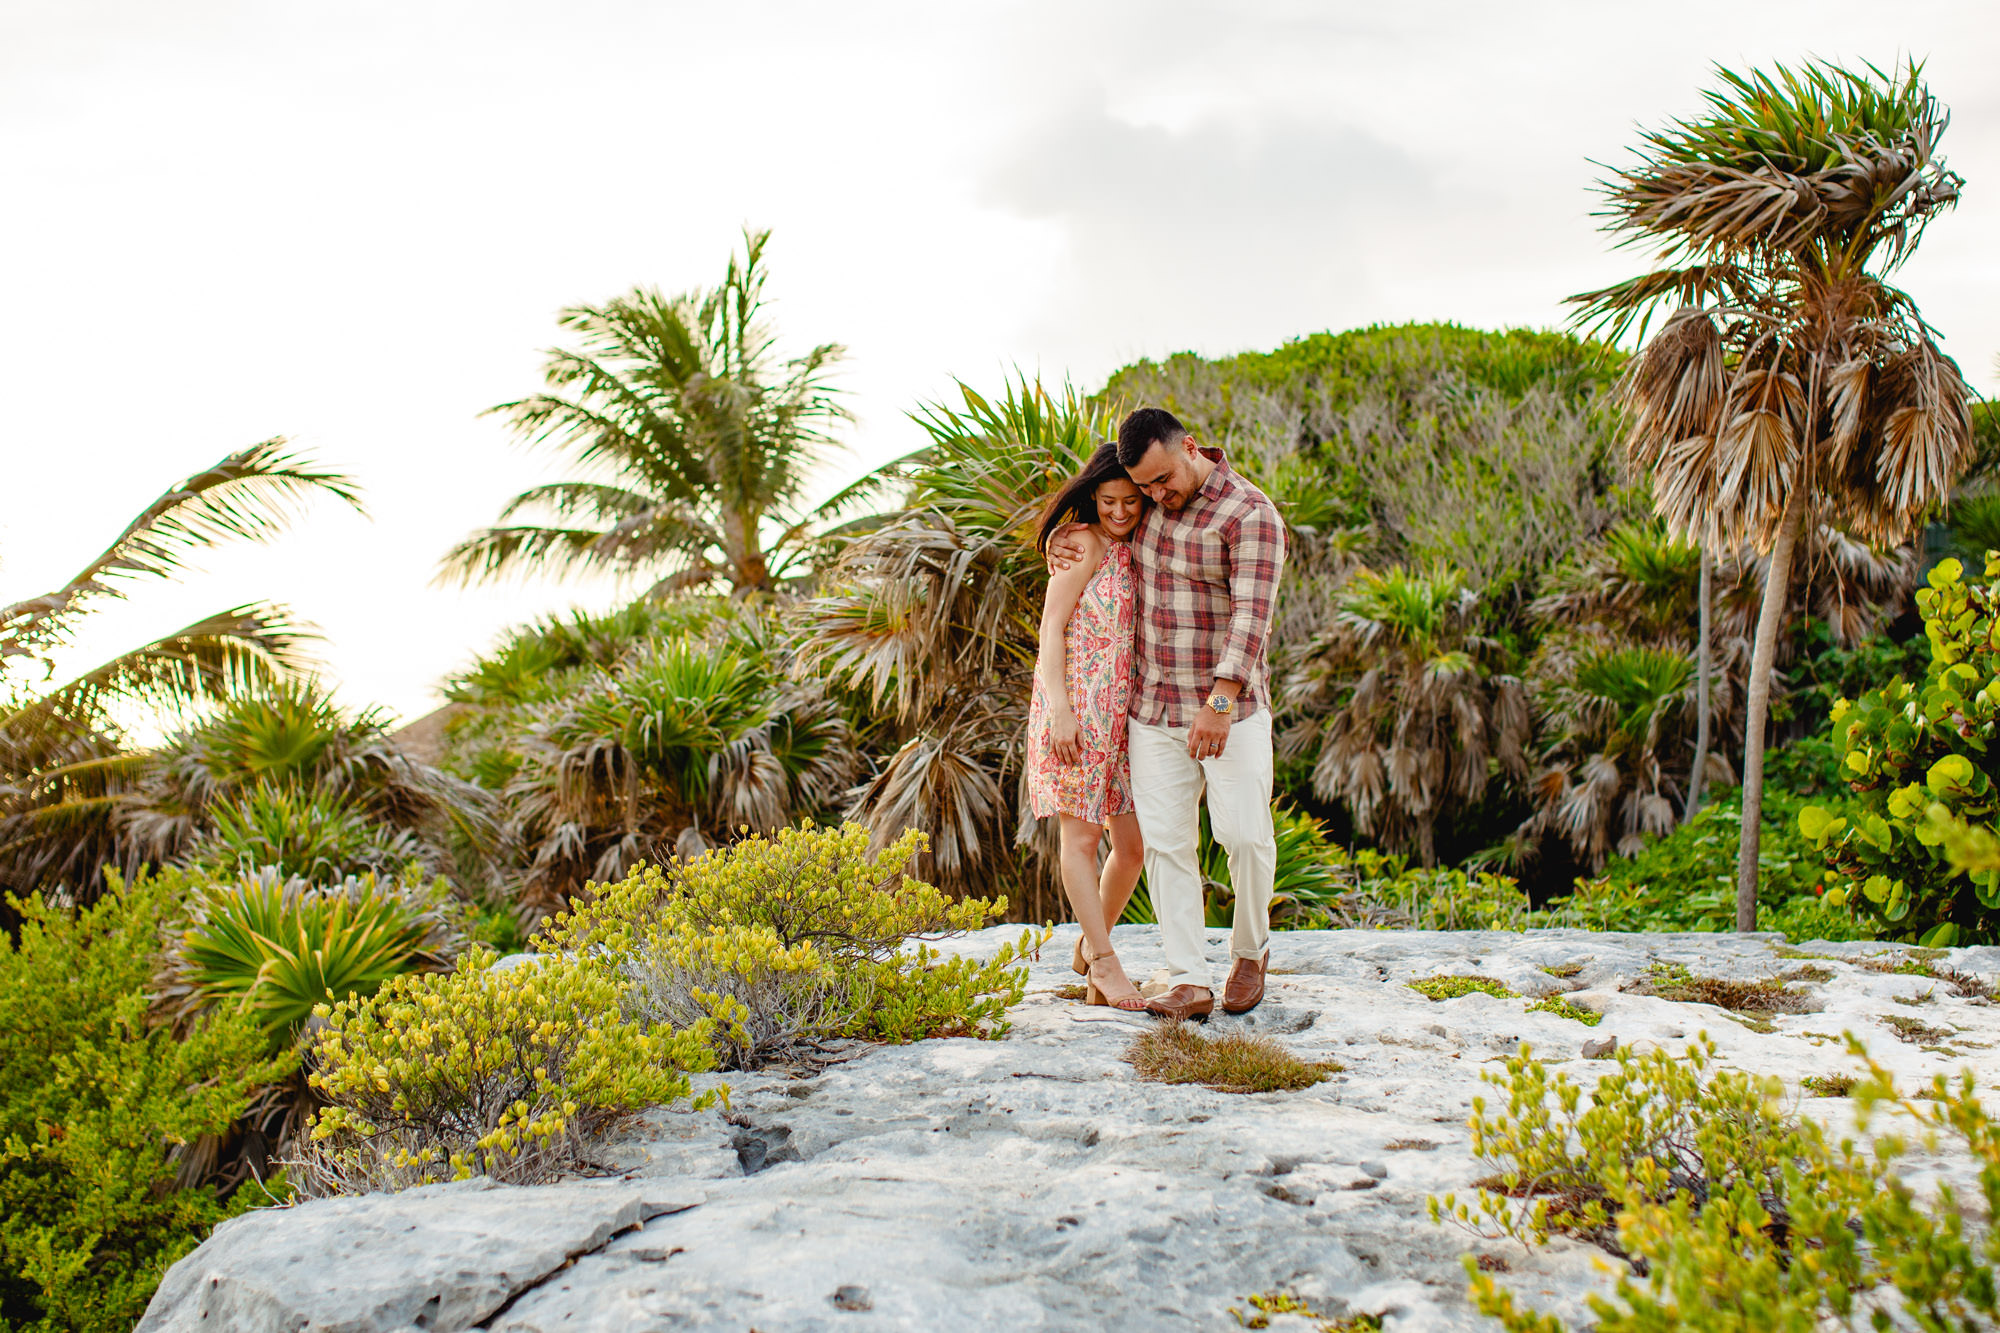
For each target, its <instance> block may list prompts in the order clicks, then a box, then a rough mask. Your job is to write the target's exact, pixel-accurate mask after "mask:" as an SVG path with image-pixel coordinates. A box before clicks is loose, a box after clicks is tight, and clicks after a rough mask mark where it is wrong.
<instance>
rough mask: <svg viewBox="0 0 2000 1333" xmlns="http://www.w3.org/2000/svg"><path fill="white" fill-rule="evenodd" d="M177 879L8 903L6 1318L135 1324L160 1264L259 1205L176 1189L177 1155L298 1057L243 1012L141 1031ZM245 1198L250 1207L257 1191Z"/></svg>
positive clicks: (1, 1073) (70, 1324)
mask: <svg viewBox="0 0 2000 1333" xmlns="http://www.w3.org/2000/svg"><path fill="white" fill-rule="evenodd" d="M182 887H183V884H182V880H181V877H180V876H178V875H176V874H171V873H170V874H166V875H161V876H141V877H139V878H137V879H135V880H133V881H132V882H131V883H129V884H127V883H124V882H123V881H121V880H120V879H119V878H118V876H116V875H115V874H114V875H111V876H109V877H108V884H107V888H106V890H105V892H104V894H103V896H102V897H100V898H99V899H98V900H97V902H96V904H95V905H93V906H91V907H89V908H87V909H84V910H81V911H67V910H63V909H60V908H56V907H52V906H50V905H49V904H48V903H47V902H45V901H43V900H42V899H40V898H15V899H12V900H11V902H10V906H11V907H12V909H13V910H14V911H16V912H18V913H19V914H20V919H21V926H20V933H19V936H18V939H17V940H14V939H9V938H8V936H7V935H6V934H5V933H0V1324H4V1325H5V1326H7V1327H12V1328H24V1329H48V1330H58V1329H83V1330H98V1329H104V1330H111V1329H121V1330H122V1329H127V1328H130V1327H131V1326H132V1324H133V1323H134V1321H136V1320H137V1319H138V1317H139V1315H140V1313H141V1312H142V1311H143V1310H144V1309H145V1305H146V1302H147V1300H149V1299H150V1298H151V1296H152V1294H153V1289H154V1287H155V1286H157V1285H158V1283H159V1280H160V1277H161V1275H162V1274H163V1273H165V1271H166V1269H167V1267H168V1265H170V1264H172V1263H173V1262H174V1261H175V1260H176V1259H178V1258H180V1257H181V1256H182V1255H183V1254H185V1253H187V1252H188V1251H189V1250H191V1249H193V1248H194V1247H195V1245H197V1244H198V1243H199V1242H200V1241H201V1239H202V1238H203V1237H204V1236H206V1235H207V1234H208V1231H209V1229H210V1228H211V1227H213V1226H214V1225H215V1224H216V1223H217V1222H219V1221H221V1220H222V1219H224V1218H226V1217H228V1216H230V1215H231V1214H233V1213H236V1212H240V1211H241V1210H242V1209H243V1208H245V1207H247V1206H249V1205H250V1204H251V1203H252V1202H257V1201H264V1200H265V1196H264V1195H263V1193H262V1192H261V1191H257V1190H254V1189H246V1190H240V1191H238V1192H237V1194H236V1196H235V1197H234V1198H233V1199H230V1200H226V1201H225V1200H224V1199H222V1198H219V1197H218V1196H217V1194H216V1192H215V1191H214V1190H213V1189H210V1188H208V1187H206V1186H196V1187H187V1186H185V1185H184V1184H182V1183H181V1182H179V1181H178V1179H177V1176H178V1174H179V1170H180V1167H181V1165H182V1162H181V1157H182V1154H183V1152H184V1151H185V1146H186V1145H190V1144H193V1143H196V1142H197V1141H199V1140H201V1139H202V1138H204V1137H205V1136H207V1135H212V1134H218V1133H220V1132H222V1131H223V1130H225V1129H226V1128H227V1127H228V1126H229V1125H230V1123H231V1122H233V1121H234V1120H236V1119H237V1118H238V1117H239V1116H241V1115H242V1114H243V1113H244V1111H245V1109H246V1108H247V1107H248V1106H249V1105H250V1103H251V1102H252V1100H253V1099H254V1098H255V1096H256V1095H257V1093H258V1091H259V1089H260V1088H261V1087H263V1086H264V1085H266V1084H271V1083H274V1082H276V1081H278V1080H280V1079H283V1078H285V1077H286V1076H287V1075H288V1074H289V1073H290V1071H291V1070H292V1069H293V1067H294V1066H295V1064H296V1059H295V1057H294V1056H293V1055H292V1054H291V1053H290V1052H285V1053H283V1054H280V1055H277V1056H269V1055H267V1054H266V1049H265V1044H264V1034H263V1033H262V1031H260V1030H259V1028H258V1026H257V1024H256V1022H255V1021H254V1020H253V1019H251V1018H250V1017H249V1016H248V1015H242V1014H236V1013H231V1012H222V1013H214V1014H207V1015H203V1016H200V1017H197V1018H194V1019H192V1020H191V1021H189V1022H187V1023H185V1024H183V1025H180V1026H179V1027H178V1028H175V1029H169V1028H166V1027H160V1026H156V1025H154V1024H153V1023H151V1022H149V1021H148V1017H147V1014H148V1010H149V1008H150V1006H151V1003H152V999H151V995H150V990H151V986H152V980H153V973H154V969H155V968H156V967H157V965H158V961H159V959H158V953H159V939H160V936H161V933H162V932H163V931H169V930H171V929H172V927H173V926H174V924H175V915H176V912H177V910H178V909H177V904H178V900H179V897H180V892H181V889H182ZM253 1194H255V1195H256V1198H255V1199H253V1198H252V1197H251V1196H252V1195H253Z"/></svg>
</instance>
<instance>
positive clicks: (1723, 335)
mask: <svg viewBox="0 0 2000 1333" xmlns="http://www.w3.org/2000/svg"><path fill="white" fill-rule="evenodd" d="M1718 74H1719V77H1720V80H1721V85H1722V86H1721V87H1719V88H1717V89H1715V90H1713V91H1711V92H1710V93H1708V94H1707V101H1708V106H1707V109H1706V110H1705V111H1704V112H1703V113H1701V114H1699V115H1696V116H1693V117H1690V118H1688V119H1684V120H1679V121H1676V122H1674V123H1672V124H1671V125H1668V126H1667V127H1665V128H1663V129H1660V130H1655V131H1651V132H1649V133H1647V134H1646V135H1645V136H1644V138H1643V139H1642V141H1641V145H1640V148H1639V152H1638V160H1637V161H1636V162H1634V163H1633V164H1632V165H1631V166H1629V167H1627V168H1625V169H1624V170H1622V171H1619V172H1617V173H1616V174H1615V175H1614V176H1613V177H1612V178H1611V179H1610V180H1609V181H1607V182H1606V185H1605V193H1606V196H1607V200H1608V205H1609V206H1608V209H1607V213H1608V217H1609V222H1608V225H1609V227H1611V228H1612V229H1613V230H1616V231H1619V232H1621V233H1623V237H1624V239H1625V240H1626V241H1627V242H1629V243H1633V244H1643V245H1649V246H1652V247H1654V248H1655V249H1656V250H1657V252H1658V261H1657V262H1658V263H1659V264H1660V265H1661V267H1659V268H1657V269H1656V270H1654V271H1653V272H1649V273H1646V274H1643V275H1641V276H1639V277H1636V278H1632V279H1630V280H1629V281H1626V282H1623V283H1619V284H1618V285H1616V286H1613V287H1608V288H1605V289H1603V290H1601V291H1595V292H1587V293H1584V294H1582V295H1580V296H1577V297H1575V298H1573V300H1574V301H1575V302H1576V304H1577V306H1578V311H1579V319H1580V320H1582V321H1584V322H1586V323H1589V324H1592V325H1594V326H1596V327H1599V328H1602V329H1605V330H1607V331H1608V332H1609V333H1610V335H1611V336H1612V337H1613V338H1614V339H1615V338H1617V337H1619V336H1621V335H1622V334H1623V333H1625V332H1626V331H1628V330H1637V331H1638V334H1639V336H1640V337H1644V336H1645V333H1646V331H1647V329H1648V327H1649V321H1650V320H1651V319H1652V318H1653V316H1654V315H1655V314H1657V313H1659V312H1661V311H1662V310H1664V311H1666V312H1667V317H1666V319H1665V322H1664V323H1663V324H1662V326H1661V328H1660V331H1659V333H1658V335H1657V336H1655V337H1654V338H1652V339H1651V340H1650V341H1648V342H1647V343H1646V344H1645V346H1644V347H1642V348H1641V350H1640V351H1639V353H1638V354H1637V355H1636V356H1635V357H1634V358H1633V360H1632V362H1631V364H1630V366H1629V368H1628V371H1627V374H1626V377H1625V380H1624V383H1623V388H1622V392H1623V397H1624V401H1625V403H1626V406H1627V408H1628V413H1627V420H1628V425H1629V430H1628V435H1627V439H1626V450H1627V454H1628V457H1629V459H1630V461H1631V462H1632V464H1633V465H1634V467H1635V469H1636V470H1637V471H1639V472H1640V473H1641V474H1643V475H1645V476H1647V477H1649V478H1650V479H1651V482H1652V491H1653V503H1654V509H1655V512H1656V513H1658V514H1659V515H1660V517H1661V518H1662V519H1664V520H1665V521H1666V524H1667V527H1668V528H1669V530H1670V531H1672V532H1673V533H1674V534H1675V535H1676V536H1680V537H1684V538H1690V539H1693V540H1695V541H1697V542H1699V543H1700V544H1701V545H1702V546H1703V547H1704V548H1705V549H1707V550H1710V551H1727V550H1733V549H1735V548H1737V547H1738V546H1741V545H1745V544H1749V545H1754V546H1755V547H1756V548H1757V549H1758V550H1759V551H1760V552H1764V553H1767V554H1768V557H1769V559H1768V563H1767V565H1766V567H1765V571H1764V572H1765V594H1764V596H1763V599H1762V604H1761V606H1760V609H1759V614H1758V621H1757V629H1756V637H1755V640H1754V646H1753V651H1752V663H1751V669H1750V675H1749V681H1748V689H1747V698H1746V700H1745V721H1744V760H1743V831H1742V842H1741V844H1740V846H1739V849H1738V859H1737V926H1738V929H1741V930H1753V929H1755V928H1756V917H1757V846H1758V838H1759V833H1760V830H1761V827H1762V818H1761V811H1762V800H1763V763H1764V727H1765V720H1766V716H1767V714H1768V712H1769V705H1770V689H1771V673H1772V668H1773V666H1774V664H1775V662H1776V659H1777V652H1778V642H1779V629H1780V626H1781V624H1782V622H1783V621H1784V620H1785V617H1786V610H1787V606H1788V604H1789V601H1790V593H1791V587H1792V583H1791V579H1792V565H1793V562H1794V558H1795V555H1796V552H1797V550H1798V548H1799V544H1800V537H1801V534H1802V533H1803V532H1805V531H1807V530H1809V529H1810V527H1811V526H1812V525H1813V524H1816V523H1818V524H1831V525H1832V526H1835V527H1838V528H1842V529H1845V530H1846V531H1849V532H1852V533H1853V534H1855V535H1856V536H1857V537H1858V538H1860V539H1862V540H1863V541H1865V542H1870V543H1874V544H1876V545H1878V546H1884V547H1887V546H1894V545H1896V544H1898V543H1900V542H1902V541H1903V540H1905V539H1906V538H1907V537H1908V536H1909V535H1910V534H1911V533H1912V532H1913V531H1914V530H1915V529H1916V527H1917V526H1918V525H1920V524H1921V522H1922V521H1923V519H1924V516H1925V515H1926V514H1928V513H1929V512H1930V511H1931V510H1932V509H1934V508H1935V507H1937V506H1938V505H1940V504H1942V503H1943V502H1944V501H1945V500H1946V499H1947V498H1948V497H1949V495H1950V493H1951V488H1952V485H1953V483H1954V481H1955V480H1956V478H1957V477H1958V475H1959V474H1960V472H1962V471H1963V470H1964V468H1965V467H1966V465H1967V464H1968V463H1969V462H1970V461H1971V457H1972V423H1971V418H1970V415H1969V411H1968V401H1969V399H1970V396H1971V393H1970V390H1969V389H1968V387H1967V386H1966V384H1965V381H1964V379H1963V377H1962V376H1961V375H1960V374H1959V371H1958V367H1957V365H1956V364H1954V363H1953V362H1952V360H1951V359H1950V358H1949V357H1947V356H1945V355H1944V353H1943V352H1942V351H1940V350H1939V349H1938V347H1937V345H1936V343H1935V342H1934V341H1933V340H1932V338H1931V333H1930V329H1929V327H1928V326H1927V325H1926V324H1925V323H1924V320H1923V318H1922V316H1921V315H1920V314H1919V312H1918V310H1917V305H1916V302H1915V301H1914V300H1913V299H1912V298H1911V297H1910V296H1909V294H1908V293H1906V292H1903V291H1900V290H1898V289H1896V288H1895V287H1892V286H1890V285H1889V283H1888V281H1887V275H1888V274H1890V273H1892V272H1893V271H1894V270H1895V269H1896V268H1897V267H1898V266H1899V265H1900V264H1901V263H1902V262H1903V261H1904V260H1906V259H1907V258H1908V257H1909V255H1910V254H1911V253H1912V252H1913V251H1914V249H1915V248H1916V246H1917V244H1918V242H1919V241H1920V240H1921V239H1922V237H1923V234H1924V231H1925V229H1926V228H1927V227H1928V226H1929V224H1930V223H1931V221H1932V220H1933V219H1935V218H1936V217H1937V216H1938V215H1939V214H1941V213H1943V212H1944V211H1946V210H1947V209H1949V208H1951V207H1952V206H1954V205H1955V204H1956V203H1957V201H1958V197H1959V191H1960V186H1961V184H1962V182H1961V180H1960V178H1959V177H1958V175H1957V174H1956V173H1954V172H1952V171H1950V170H1948V169H1947V168H1946V167H1945V165H1944V162H1943V159H1942V158H1941V157H1940V156H1939V155H1938V145H1939V142H1940V141H1941V139H1942V137H1943V134H1944V129H1945V125H1946V122H1947V120H1948V119H1949V117H1948V116H1947V115H1946V113H1945V111H1944V109H1943V108H1942V107H1941V106H1940V105H1939V104H1938V102H1937V100H1936V99H1935V98H1934V97H1932V96H1931V94H1930V92H1929V91H1928V89H1927V88H1926V87H1925V86H1924V83H1923V79H1922V70H1921V67H1920V66H1918V65H1916V64H1915V63H1914V62H1913V63H1911V64H1909V65H1908V66H1906V67H1904V68H1903V69H1901V70H1898V71H1896V72H1894V73H1890V72H1885V71H1882V70H1879V69H1876V68H1875V67H1873V66H1869V67H1868V68H1867V70H1866V72H1865V73H1855V72H1851V71H1848V70H1843V69H1840V68H1838V67H1836V66H1832V65H1826V64H1813V65H1809V66H1807V67H1805V68H1802V69H1786V68H1782V67H1780V68H1778V69H1776V70H1775V71H1774V72H1773V73H1770V74H1764V73H1756V72H1753V73H1751V74H1748V75H1738V74H1735V73H1732V72H1730V71H1728V70H1721V71H1718Z"/></svg>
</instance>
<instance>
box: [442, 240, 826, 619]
mask: <svg viewBox="0 0 2000 1333" xmlns="http://www.w3.org/2000/svg"><path fill="white" fill-rule="evenodd" d="M770 236H771V234H770V232H768V231H760V232H749V231H746V232H745V233H744V253H743V257H742V259H741V260H740V261H738V260H737V259H735V258H733V257H732V258H731V259H730V261H729V268H728V270H727V271H726V272H725V273H724V275H723V279H722V283H721V285H719V286H717V287H715V288H714V289H713V290H709V291H696V292H690V293H687V294H685V295H682V296H674V297H669V296H664V295H662V294H661V293H660V292H659V291H658V290H656V289H654V288H650V287H639V288H634V289H633V290H632V291H631V292H628V293H627V294H626V295H624V296H621V297H618V298H617V299H615V300H612V301H610V302H607V303H606V304H604V305H599V306H572V307H570V308H569V309H566V310H564V311H563V312H562V315H561V317H560V323H561V324H562V326H563V327H564V328H566V329H569V330H570V331H571V332H573V333H575V334H576V335H577V336H578V340H579V343H580V348H579V350H567V349H555V350H552V351H550V352H549V353H548V362H547V365H546V369H545V372H544V373H545V375H546V376H547V379H548V383H549V388H550V392H548V393H543V394H536V395H534V396H533V397H530V398H523V399H521V400H519V401H517V402H511V403H502V404H500V405H499V406H498V407H495V408H493V409H492V411H493V412H494V413H497V414H499V415H501V416H504V417H505V418H506V419H507V420H508V421H509V422H510V423H511V424H512V425H513V428H514V430H515V432H516V433H517V434H518V435H519V436H520V437H521V438H522V439H524V440H526V441H527V442H529V443H531V444H536V445H548V446H551V447H553V448H555V449H556V450H558V451H560V452H562V453H563V454H564V455H566V456H567V457H568V458H569V459H570V460H571V461H573V462H574V463H576V464H578V465H579V466H580V467H581V469H582V470H583V473H584V475H583V476H580V477H579V478H578V479H576V480H573V481H560V482H552V483H549V484H547V485H542V486H535V487H531V488H530V489H528V490H526V491H523V492H522V493H521V494H519V495H517V496H515V497H514V498H513V499H512V500H510V501H508V502H507V505H506V507H505V508H504V509H503V510H502V511H501V514H500V518H501V522H502V523H503V524H505V526H500V527H491V528H486V529H483V530H482V531H479V532H475V533H473V534H472V535H471V536H470V537H467V538H466V539H465V540H464V541H462V542H460V543H459V544H458V545H457V546H455V547H453V548H452V549H451V551H450V552H449V553H448V554H447V555H446V556H445V558H444V561H443V565H442V567H441V569H440V571H439V578H440V579H441V580H445V581H457V582H460V583H464V584H470V583H475V582H481V581H486V580H491V579H497V578H501V577H504V576H506V575H509V574H512V573H516V572H552V573H563V572H567V571H570V570H579V569H592V570H611V571H615V572H619V573H643V574H648V575H651V576H655V577H659V578H662V579H665V580H670V586H673V587H698V586H701V585H704V584H707V583H710V582H715V581H720V582H722V583H724V584H726V585H727V586H728V587H730V588H731V589H733V590H735V591H736V592H739V593H741V592H756V591H766V590H769V589H770V588H772V587H773V586H774V585H775V584H776V582H777V581H778V579H779V578H781V577H782V576H783V575H784V574H785V573H786V571H787V568H788V565H789V563H790V562H793V561H796V560H797V559H798V558H799V557H800V556H801V555H802V554H803V553H804V552H805V551H806V550H807V549H808V547H809V538H810V537H811V535H812V531H813V529H812V519H813V515H812V514H810V513H807V512H805V511H804V509H803V507H802V501H803V498H804V495H803V493H804V487H805V483H806V479H807V473H808V470H809V468H810V467H811V465H812V464H813V462H814V461H815V460H816V458H817V457H818V455H819V452H820V450H821V449H822V448H823V447H824V446H825V445H826V444H828V443H829V440H830V437H829V435H828V434H827V432H828V430H829V428H831V427H832V426H833V425H834V424H835V423H837V422H840V421H845V420H847V419H848V414H847V412H846V410H845V409H844V408H842V407H841V406H840V404H839V402H838V401H837V398H836V396H835V393H834V391H833V390H832V389H830V388H829V387H828V385H827V383H826V373H827V371H828V369H829V368H830V367H831V366H832V365H833V364H834V363H835V362H836V361H838V360H839V359H840V357H841V355H842V354H843V349H841V348H840V347H838V346H836V345H834V344H832V343H827V344H823V345H821V346H818V347H815V348H813V349H812V350H811V351H809V352H807V353H806V354H805V355H804V356H802V357H799V358H797V359H795V360H789V361H780V360H779V359H778V358H777V355H776V352H775V350H774V347H775V338H774V337H773V335H772V332H771V330H770V328H769V327H768V326H767V325H766V324H765V322H764V321H763V317H762V312H763V308H764V282H765V278H766V272H765V268H764V249H765V246H766V244H767V243H768V242H769V240H770ZM524 514H526V515H540V516H542V518H543V520H544V521H542V522H539V523H511V522H509V520H512V519H515V518H517V517H518V516H521V515H524ZM773 519H775V520H777V521H779V522H781V523H783V524H785V527H784V528H783V530H782V531H781V532H780V533H778V534H777V535H776V536H775V537H772V538H770V539H769V540H768V541H767V540H766V533H765V525H766V521H767V520H773Z"/></svg>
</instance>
